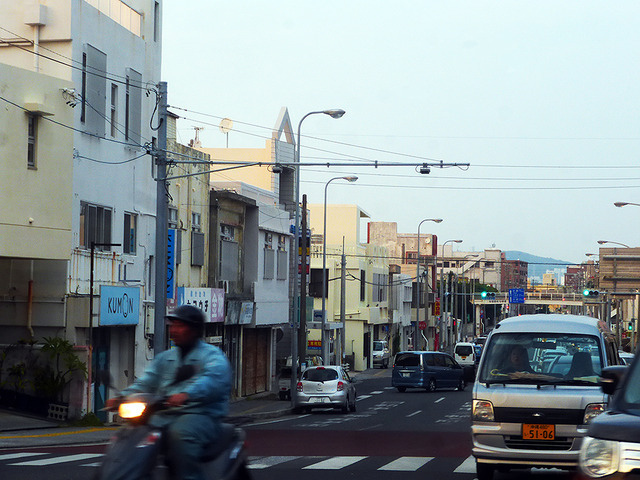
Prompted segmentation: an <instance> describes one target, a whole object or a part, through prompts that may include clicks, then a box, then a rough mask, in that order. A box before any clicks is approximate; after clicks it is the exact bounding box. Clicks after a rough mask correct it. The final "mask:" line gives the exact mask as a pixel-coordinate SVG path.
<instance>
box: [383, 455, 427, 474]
mask: <svg viewBox="0 0 640 480" xmlns="http://www.w3.org/2000/svg"><path fill="white" fill-rule="evenodd" d="M431 460H433V457H400V458H396V459H395V460H394V461H393V462H389V463H387V464H386V465H383V466H382V467H380V468H379V469H378V470H387V471H395V472H415V471H416V470H418V469H419V468H420V467H423V466H424V465H426V464H427V463H429V462H430V461H431Z"/></svg>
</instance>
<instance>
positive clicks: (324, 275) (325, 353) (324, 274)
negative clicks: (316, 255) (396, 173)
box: [320, 175, 358, 365]
mask: <svg viewBox="0 0 640 480" xmlns="http://www.w3.org/2000/svg"><path fill="white" fill-rule="evenodd" d="M334 180H346V181H347V182H352V183H353V182H355V181H356V180H358V177H356V176H355V175H351V176H348V177H333V178H332V179H330V180H329V181H328V182H327V183H326V184H325V186H324V212H323V213H324V221H323V227H322V333H321V334H320V335H321V336H320V338H321V339H322V361H323V362H324V364H325V365H330V364H331V362H330V361H329V345H328V344H329V342H328V341H327V332H326V331H325V330H326V327H327V313H326V312H325V306H326V299H325V297H326V295H327V188H328V187H329V184H330V183H331V182H333V181H334ZM343 328H344V327H343Z"/></svg>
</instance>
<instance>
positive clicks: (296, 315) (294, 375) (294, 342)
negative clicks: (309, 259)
mask: <svg viewBox="0 0 640 480" xmlns="http://www.w3.org/2000/svg"><path fill="white" fill-rule="evenodd" d="M320 113H322V114H324V115H329V116H330V117H331V118H340V117H342V116H343V115H344V114H345V111H344V110H340V109H330V110H316V111H313V112H309V113H307V114H306V115H305V116H304V117H302V118H301V119H300V121H299V122H298V144H297V145H296V155H295V161H296V169H295V170H296V171H295V176H296V179H295V192H294V196H295V202H296V205H295V207H296V210H295V215H294V218H295V219H294V225H295V232H294V241H293V244H294V252H295V254H294V255H295V258H296V260H297V259H298V256H299V255H300V253H299V251H300V242H299V238H300V234H301V232H300V127H301V126H302V122H303V121H304V119H305V118H307V117H308V116H310V115H316V114H320ZM304 234H305V235H306V234H307V232H304ZM295 263H298V262H297V261H296V262H295ZM299 302H300V284H299V282H298V275H297V274H296V275H294V279H293V322H292V324H293V328H292V332H291V387H290V388H291V390H290V392H291V403H292V404H295V392H296V385H297V383H298V369H297V368H296V365H297V358H298V355H299V353H298V322H299V321H300V316H301V314H304V315H306V312H307V309H306V305H305V306H304V308H300V307H301V305H299ZM302 312H304V313H302ZM302 348H305V349H306V345H302ZM300 366H301V365H300Z"/></svg>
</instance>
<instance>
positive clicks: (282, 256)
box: [278, 249, 289, 280]
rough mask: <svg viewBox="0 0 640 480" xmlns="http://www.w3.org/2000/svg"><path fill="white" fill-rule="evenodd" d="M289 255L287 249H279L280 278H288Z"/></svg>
mask: <svg viewBox="0 0 640 480" xmlns="http://www.w3.org/2000/svg"><path fill="white" fill-rule="evenodd" d="M288 265H289V255H288V254H287V252H286V251H285V250H280V249H278V280H286V279H287V276H288V274H289V272H288V271H287V267H288Z"/></svg>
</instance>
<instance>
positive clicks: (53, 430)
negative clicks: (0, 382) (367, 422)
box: [0, 369, 389, 448]
mask: <svg viewBox="0 0 640 480" xmlns="http://www.w3.org/2000/svg"><path fill="white" fill-rule="evenodd" d="M385 372H389V370H373V369H370V370H365V371H363V372H352V373H351V374H350V375H351V377H352V378H354V379H357V380H359V381H362V380H365V379H367V378H373V377H376V376H382V375H385ZM289 413H291V402H290V401H284V400H279V399H278V396H277V395H276V394H274V393H268V392H267V393H262V394H257V395H252V396H249V397H241V398H237V399H233V400H231V402H230V405H229V416H228V418H227V421H228V422H229V423H233V424H234V425H243V424H246V423H250V422H252V421H256V420H264V419H269V418H278V417H282V416H284V415H287V414H289ZM117 428H118V426H117V425H106V426H99V427H77V426H70V425H68V424H65V423H61V422H56V421H53V420H47V419H44V418H39V417H33V416H29V415H26V414H23V413H20V412H16V411H12V410H2V409H0V448H24V447H44V446H56V445H74V444H86V443H105V442H107V441H108V440H109V438H111V436H112V435H113V432H114V430H116V429H117Z"/></svg>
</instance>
